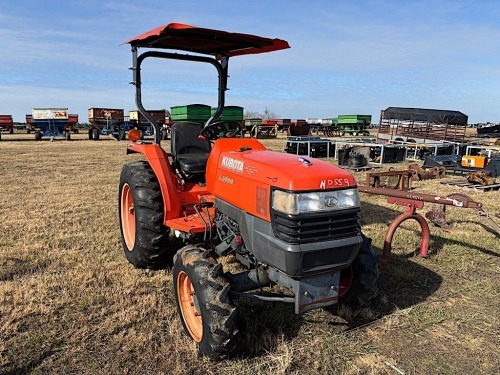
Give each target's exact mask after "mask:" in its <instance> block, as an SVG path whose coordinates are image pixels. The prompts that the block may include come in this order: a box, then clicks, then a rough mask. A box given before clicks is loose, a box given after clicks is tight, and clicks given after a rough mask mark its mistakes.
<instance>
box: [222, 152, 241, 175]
mask: <svg viewBox="0 0 500 375" xmlns="http://www.w3.org/2000/svg"><path fill="white" fill-rule="evenodd" d="M220 165H221V166H223V167H225V168H227V169H231V170H233V171H236V172H240V173H242V172H243V167H244V166H245V163H243V162H242V161H241V160H238V159H233V158H230V157H228V156H223V157H222V162H221V163H220Z"/></svg>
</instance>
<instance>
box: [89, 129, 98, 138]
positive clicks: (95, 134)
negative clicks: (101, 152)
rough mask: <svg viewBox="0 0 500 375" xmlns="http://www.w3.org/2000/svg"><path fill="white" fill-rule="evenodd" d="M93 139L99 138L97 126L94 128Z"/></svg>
mask: <svg viewBox="0 0 500 375" xmlns="http://www.w3.org/2000/svg"><path fill="white" fill-rule="evenodd" d="M91 134H92V140H94V141H98V140H99V130H98V129H96V128H93V129H92V133H91Z"/></svg>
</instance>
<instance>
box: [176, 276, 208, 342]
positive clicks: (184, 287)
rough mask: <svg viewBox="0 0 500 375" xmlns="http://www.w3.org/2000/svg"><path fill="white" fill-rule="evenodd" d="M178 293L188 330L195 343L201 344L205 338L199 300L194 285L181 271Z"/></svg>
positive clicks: (178, 280)
mask: <svg viewBox="0 0 500 375" xmlns="http://www.w3.org/2000/svg"><path fill="white" fill-rule="evenodd" d="M177 293H178V295H177V298H178V299H179V306H180V308H181V314H182V319H183V320H184V323H185V324H186V327H187V330H188V331H189V334H190V335H191V337H192V338H193V340H194V341H195V342H200V341H201V338H202V337H203V322H202V320H201V314H200V312H199V310H198V309H199V307H198V306H197V305H198V299H197V298H196V293H195V291H194V287H193V284H192V283H191V280H189V277H188V275H187V274H186V273H185V272H184V271H180V272H179V274H178V275H177Z"/></svg>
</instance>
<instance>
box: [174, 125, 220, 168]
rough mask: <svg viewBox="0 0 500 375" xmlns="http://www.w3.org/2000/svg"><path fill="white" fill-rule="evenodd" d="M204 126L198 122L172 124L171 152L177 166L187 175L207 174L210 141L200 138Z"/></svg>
mask: <svg viewBox="0 0 500 375" xmlns="http://www.w3.org/2000/svg"><path fill="white" fill-rule="evenodd" d="M202 129H203V126H202V125H201V124H198V123H196V122H182V123H175V124H173V125H172V139H171V152H172V156H173V158H174V164H175V167H176V168H178V169H179V170H180V172H181V173H183V174H184V175H186V176H190V175H199V174H205V169H206V166H207V160H208V154H209V153H210V143H209V142H208V141H204V140H201V139H198V136H199V135H200V132H201V130H202Z"/></svg>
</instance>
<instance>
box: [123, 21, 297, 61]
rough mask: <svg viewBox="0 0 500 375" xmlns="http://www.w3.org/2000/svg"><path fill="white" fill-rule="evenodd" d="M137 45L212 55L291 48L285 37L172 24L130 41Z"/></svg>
mask: <svg viewBox="0 0 500 375" xmlns="http://www.w3.org/2000/svg"><path fill="white" fill-rule="evenodd" d="M125 43H128V44H130V45H132V46H136V47H146V48H162V49H173V50H182V51H188V52H195V53H201V54H206V55H213V56H228V57H231V56H238V55H247V54H256V53H264V52H271V51H277V50H280V49H286V48H290V46H289V45H288V42H287V41H285V40H282V39H270V38H263V37H260V36H256V35H250V34H239V33H230V32H227V31H221V30H213V29H205V28H201V27H196V26H190V25H185V24H182V23H169V24H166V25H163V26H160V27H158V28H156V29H154V30H151V31H148V32H147V33H144V34H141V35H139V36H136V37H135V38H132V39H130V40H127V41H126V42H125Z"/></svg>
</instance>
